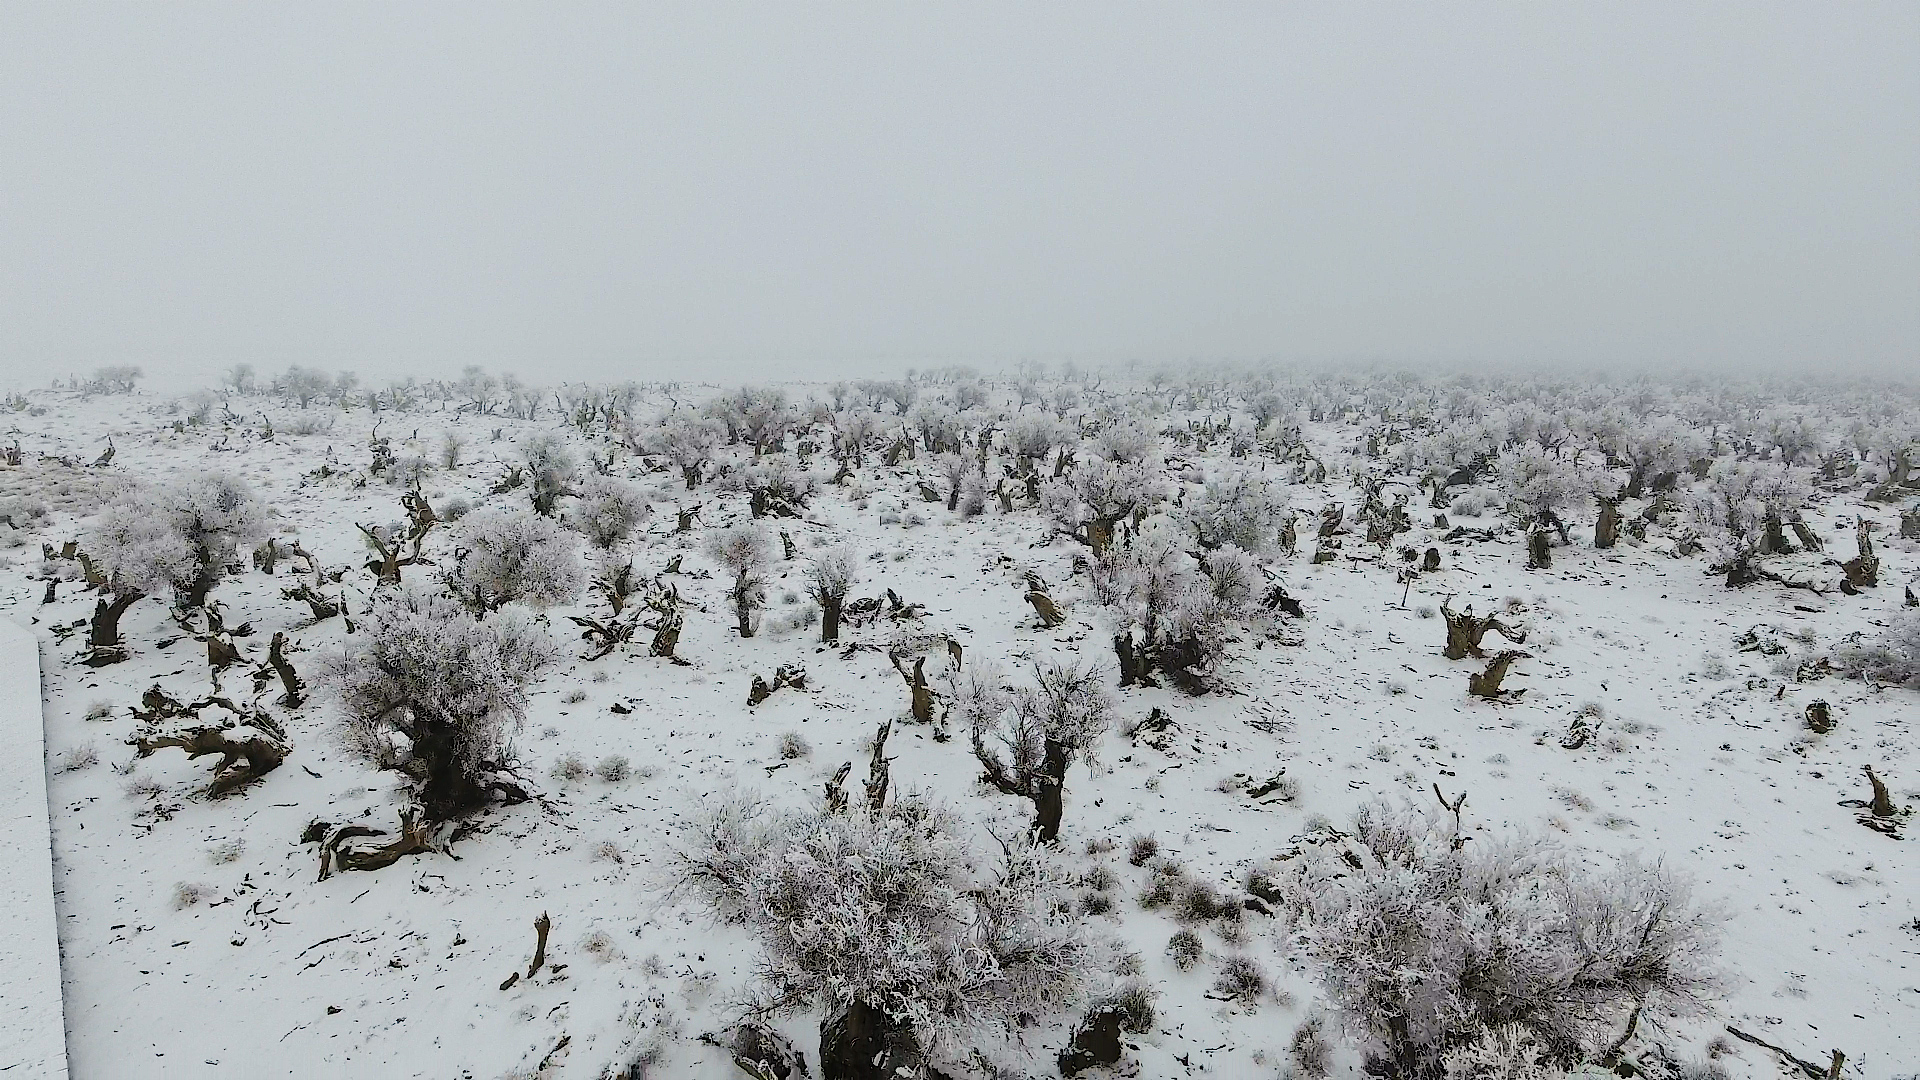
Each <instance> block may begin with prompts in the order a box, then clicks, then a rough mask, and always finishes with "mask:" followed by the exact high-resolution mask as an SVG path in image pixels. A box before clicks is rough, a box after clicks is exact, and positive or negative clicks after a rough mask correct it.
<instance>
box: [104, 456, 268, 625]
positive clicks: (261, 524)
mask: <svg viewBox="0 0 1920 1080" xmlns="http://www.w3.org/2000/svg"><path fill="white" fill-rule="evenodd" d="M265 531H266V508H265V507H264V506H263V505H262V504H261V502H260V500H259V498H258V497H256V496H255V495H254V492H253V488H252V486H251V485H249V484H248V483H247V482H246V481H245V480H244V479H242V478H240V477H239V476H236V475H234V474H232V473H223V472H206V473H198V474H194V475H190V476H187V477H185V478H184V479H181V480H178V481H175V482H173V483H169V484H162V485H158V486H155V487H146V488H140V489H136V490H135V491H133V492H131V493H130V494H128V495H126V496H125V497H123V498H122V499H120V500H118V501H117V502H115V503H113V504H112V505H110V506H109V507H108V508H107V509H106V511H105V512H104V513H103V514H102V515H101V516H100V520H99V521H98V522H97V523H96V524H95V526H94V528H93V529H92V530H91V531H90V532H89V533H88V535H87V539H86V542H85V545H84V547H85V550H86V552H87V554H88V556H89V557H90V558H91V559H93V560H94V563H95V565H96V567H97V569H98V572H99V573H100V574H101V575H102V576H104V578H105V579H106V583H107V585H106V589H107V592H109V593H110V594H111V595H112V596H113V601H112V602H111V603H106V602H103V604H104V609H103V610H96V611H95V613H94V616H95V627H94V634H93V635H92V636H93V638H94V639H95V640H94V644H95V645H96V646H99V647H104V648H107V649H109V650H110V649H112V648H113V647H116V646H118V645H119V636H120V635H119V619H120V615H121V614H122V613H124V612H125V611H126V609H127V608H128V607H129V606H131V605H132V604H133V603H134V602H135V601H137V600H139V599H140V598H141V597H142V596H146V595H148V594H149V593H152V592H155V591H157V590H159V589H162V588H167V589H171V590H172V593H173V600H174V603H175V604H176V605H177V606H179V607H181V608H183V609H188V610H191V609H193V608H200V607H205V606H206V602H207V594H208V593H210V592H211V591H213V587H214V586H215V585H217V584H219V582H220V578H221V577H222V576H223V575H224V574H225V573H226V568H227V566H228V565H230V564H232V563H234V562H236V561H238V558H239V547H240V545H241V544H246V543H251V542H253V541H254V540H257V539H259V538H260V537H261V536H262V535H263V534H264V533H265ZM110 655H111V653H106V654H103V656H110Z"/></svg>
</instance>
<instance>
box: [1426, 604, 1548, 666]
mask: <svg viewBox="0 0 1920 1080" xmlns="http://www.w3.org/2000/svg"><path fill="white" fill-rule="evenodd" d="M1452 599H1453V597H1451V596H1449V597H1447V599H1446V600H1442V601H1440V614H1441V615H1442V616H1444V617H1445V618H1446V620H1447V646H1446V648H1445V649H1443V650H1441V655H1442V656H1445V657H1446V658H1447V659H1449V660H1464V659H1466V658H1467V657H1469V656H1471V657H1475V658H1477V659H1485V658H1486V655H1487V654H1486V653H1484V652H1482V651H1480V639H1481V638H1484V637H1485V636H1486V634H1487V631H1489V630H1492V631H1494V632H1495V633H1498V634H1499V635H1500V636H1501V637H1504V638H1506V639H1507V640H1508V641H1511V642H1513V643H1514V644H1515V645H1525V644H1526V643H1527V635H1526V632H1525V631H1523V630H1520V629H1517V628H1515V627H1511V626H1508V625H1506V624H1505V623H1503V622H1501V621H1500V620H1499V618H1498V617H1497V616H1493V615H1487V616H1475V615H1474V613H1473V605H1472V604H1468V605H1467V608H1466V610H1465V611H1455V610H1453V609H1452V608H1450V607H1448V606H1447V603H1448V601H1450V600H1452Z"/></svg>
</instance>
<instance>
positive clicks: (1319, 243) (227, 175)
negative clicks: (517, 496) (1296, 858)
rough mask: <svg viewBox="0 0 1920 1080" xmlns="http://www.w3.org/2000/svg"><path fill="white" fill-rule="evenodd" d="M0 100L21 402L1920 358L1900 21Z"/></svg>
mask: <svg viewBox="0 0 1920 1080" xmlns="http://www.w3.org/2000/svg"><path fill="white" fill-rule="evenodd" d="M0 109H3V110H4V112H3V113H0V162H3V163H4V164H3V165H0V368H6V369H11V372H12V373H13V374H16V375H17V374H19V373H21V372H28V373H36V374H37V373H39V372H42V371H47V372H49V373H57V372H60V371H63V370H69V369H71V370H81V371H85V370H90V369H91V368H92V367H94V366H96V365H99V364H103V363H114V362H133V363H140V364H143V365H145V366H146V367H147V369H148V371H149V372H150V373H154V374H160V375H164V374H166V373H172V374H174V375H176V376H177V375H181V374H187V373H191V374H195V375H200V374H205V373H211V372H213V371H215V370H217V369H218V368H220V367H222V366H224V365H226V364H229V363H232V362H235V361H239V360H246V361H251V362H253V363H255V364H256V365H257V366H259V367H261V368H264V369H277V368H280V367H284V366H285V365H286V364H288V363H304V364H314V365H320V366H324V367H327V368H342V367H344V368H352V369H355V370H358V371H359V372H360V373H361V374H362V376H363V377H365V378H367V379H369V380H370V381H373V382H375V383H380V382H383V381H384V379H385V378H386V377H387V376H388V375H391V374H393V373H396V372H414V373H421V374H434V373H442V372H451V371H456V370H458V368H459V367H460V366H461V365H463V364H466V363H479V364H482V365H485V366H486V367H488V368H490V369H505V370H512V371H516V372H518V373H519V374H521V375H522V376H524V377H527V378H529V379H531V380H534V381H552V380H557V379H559V378H563V377H572V378H579V377H583V376H588V375H593V376H615V377H637V378H648V379H654V378H682V379H699V378H702V377H712V378H740V377H753V376H762V377H764V376H769V375H785V374H795V375H798V374H802V373H813V372H823V373H824V372H830V371H832V370H833V369H834V368H835V366H836V365H840V364H846V365H852V369H853V370H858V371H872V370H880V369H896V368H900V367H904V366H907V365H909V364H926V363H951V362H965V363H974V364H977V365H980V366H983V367H996V366H1000V365H1002V364H1005V363H1010V362H1012V361H1014V360H1018V359H1020V358H1023V357H1032V358H1040V359H1048V360H1058V359H1061V358H1066V357H1074V358H1078V359H1082V360H1092V361H1099V360H1103V359H1126V358H1142V359H1149V360H1179V359H1184V358H1189V357H1193V358H1261V357H1278V358H1283V359H1307V360H1346V359H1356V360H1357V359H1367V360H1388V361H1404V362H1409V363H1428V362H1435V361H1459V360H1467V359H1474V358H1485V359H1490V360H1495V361H1500V362H1507V363H1511V362H1535V361H1538V362H1562V363H1564V362H1575V363H1580V364H1592V363H1610V362H1624V363H1628V364H1672V363H1683V364H1727V363H1754V364H1764V365H1773V366H1790V367H1806V368H1810V369H1813V368H1818V369H1825V368H1828V367H1830V366H1832V365H1835V364H1843V365H1848V366H1853V365H1877V366H1883V367H1884V366H1891V367H1895V368H1898V367H1901V366H1905V365H1913V364H1920V4H1915V3H1912V2H1902V3H1894V4H1872V3H1847V4H1825V3H1821V4H1815V3H1805V4H1794V5H1781V4H1764V3H1762V4H1751V3H1743V4H1721V3H1716V4H1703V5H1692V4H1680V3H1674V2H1671V0H1662V2H1660V3H1653V4H1643V5H1633V4H1614V3H1609V4H1580V5H1569V4H1553V5H1544V4H1542V5H1522V4H1499V5H1493V4H1453V3H1449V4H1421V5H1417V6H1416V5H1411V4H1408V5H1392V6H1388V5H1350V4H1330V3H1323V4H1311V5H1288V4H1270V3H1262V4H1249V5H1228V4H1205V5H1203V4H1187V3H1182V4H1107V3H1102V4H1097V5H1087V6H1081V5H1075V4H1069V3H1046V4H1031V3H1021V4H1010V5H1004V6H1002V5H994V4H983V3H967V4H938V5H934V4H918V3H916V4H897V3H888V4H884V5H863V4H850V3H834V4H831V5H822V4H787V3H782V4H773V3H767V4H754V5H741V6H730V5H721V4H713V3H707V2H702V3H697V4H695V3H684V4H670V5H669V4H633V3H620V4H607V5H583V4H557V3H538V4H534V3H526V4H516V5H512V6H507V5H498V4H458V5H455V4H442V3H436V4H407V5H395V4H355V5H341V4H314V3H300V4H272V3H268V4H260V3H247V4H235V5H231V6H226V5H211V4H197V3H186V4H182V3H164V4H128V3H113V4H88V3H76V2H73V0H61V2H59V3H51V4H44V5H39V4H23V3H20V2H18V0H0ZM36 381H37V380H36Z"/></svg>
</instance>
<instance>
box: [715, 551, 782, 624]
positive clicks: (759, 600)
mask: <svg viewBox="0 0 1920 1080" xmlns="http://www.w3.org/2000/svg"><path fill="white" fill-rule="evenodd" d="M707 554H708V555H709V556H711V557H712V558H713V561H714V562H717V563H719V564H720V566H721V568H722V569H724V570H726V572H727V574H728V575H729V576H731V577H732V579H733V580H732V581H731V582H730V583H729V584H728V586H727V598H728V599H730V600H732V601H733V616H734V621H735V625H736V626H738V627H739V630H740V636H741V637H743V638H750V637H752V636H753V613H754V611H756V610H757V609H758V608H759V607H760V605H761V604H763V603H765V602H766V598H767V595H766V594H767V590H766V584H767V567H768V566H769V565H771V564H772V562H773V550H772V546H771V544H770V543H769V542H768V540H767V534H766V532H765V531H763V530H762V529H761V528H760V526H758V525H755V524H753V523H751V522H741V523H740V524H737V525H729V526H728V527H726V528H725V529H722V530H720V531H719V532H716V533H714V534H713V536H712V537H711V538H709V539H708V541H707Z"/></svg>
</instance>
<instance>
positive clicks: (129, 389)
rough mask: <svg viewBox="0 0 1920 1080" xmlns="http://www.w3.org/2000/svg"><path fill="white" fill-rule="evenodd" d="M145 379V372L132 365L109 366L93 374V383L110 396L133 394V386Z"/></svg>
mask: <svg viewBox="0 0 1920 1080" xmlns="http://www.w3.org/2000/svg"><path fill="white" fill-rule="evenodd" d="M145 377H146V372H144V371H141V370H140V368H139V367H138V366H136V365H134V364H110V365H108V366H106V367H103V368H98V369H96V370H95V371H94V373H93V378H94V381H95V382H96V383H98V384H99V385H100V387H101V388H102V389H104V390H106V391H107V392H108V393H112V394H131V393H133V384H134V383H136V382H139V381H140V380H141V379H143V378H145Z"/></svg>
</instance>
